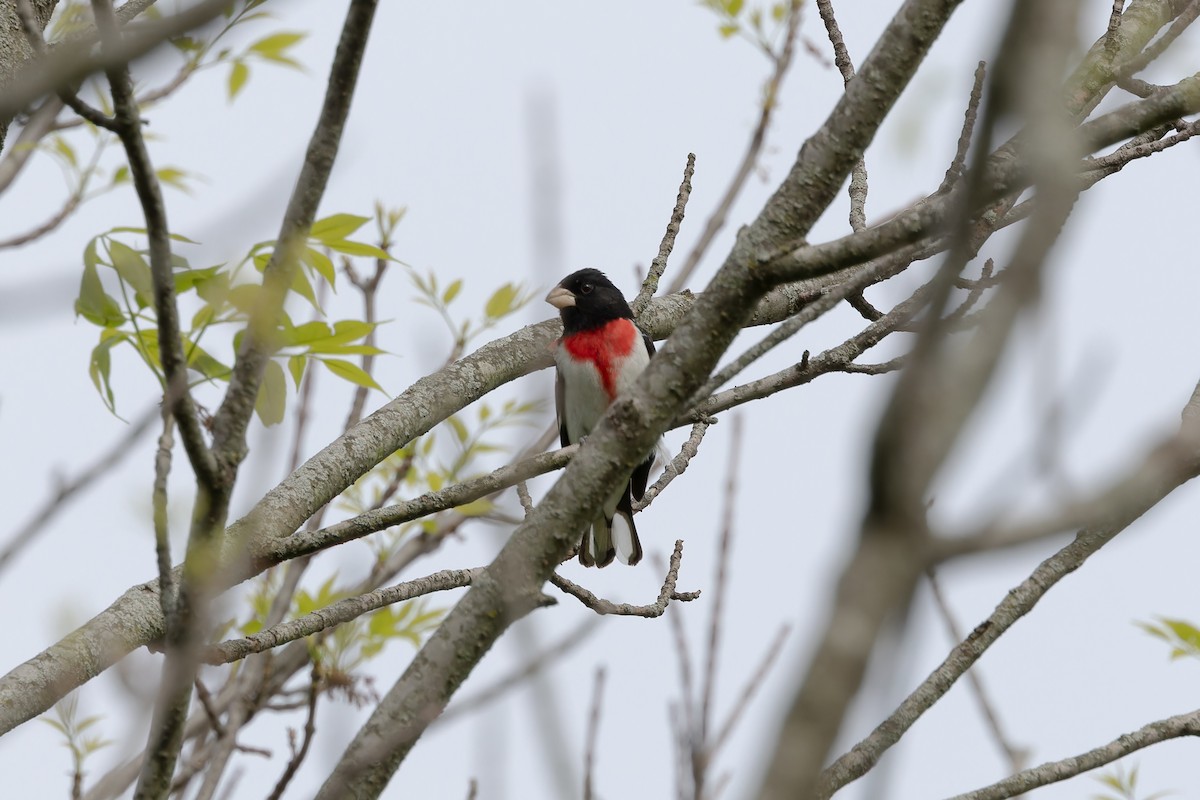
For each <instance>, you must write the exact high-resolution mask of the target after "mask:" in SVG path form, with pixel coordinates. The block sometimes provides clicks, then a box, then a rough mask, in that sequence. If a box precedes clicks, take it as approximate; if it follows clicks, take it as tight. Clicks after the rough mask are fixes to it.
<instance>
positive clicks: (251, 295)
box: [228, 283, 262, 314]
mask: <svg viewBox="0 0 1200 800" xmlns="http://www.w3.org/2000/svg"><path fill="white" fill-rule="evenodd" d="M261 292H262V287H261V286H259V285H258V284H257V283H243V284H240V285H238V286H234V287H233V288H232V289H230V290H229V297H228V299H229V302H230V303H231V304H232V305H233V307H234V308H236V309H237V310H238V311H240V312H242V313H243V314H250V313H252V312H253V311H254V308H255V307H256V306H257V305H258V299H259V297H260V295H261Z"/></svg>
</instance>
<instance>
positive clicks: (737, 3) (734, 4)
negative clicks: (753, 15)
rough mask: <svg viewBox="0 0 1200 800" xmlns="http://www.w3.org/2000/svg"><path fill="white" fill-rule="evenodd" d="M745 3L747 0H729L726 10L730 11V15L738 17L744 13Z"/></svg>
mask: <svg viewBox="0 0 1200 800" xmlns="http://www.w3.org/2000/svg"><path fill="white" fill-rule="evenodd" d="M743 5H745V0H728V1H727V2H726V3H725V10H726V11H727V12H728V13H729V16H731V17H736V16H737V15H738V14H740V13H742V6H743Z"/></svg>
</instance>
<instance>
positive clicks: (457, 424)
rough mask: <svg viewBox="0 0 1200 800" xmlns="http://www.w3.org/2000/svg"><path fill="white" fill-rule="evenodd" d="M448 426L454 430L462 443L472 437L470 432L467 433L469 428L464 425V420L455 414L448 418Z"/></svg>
mask: <svg viewBox="0 0 1200 800" xmlns="http://www.w3.org/2000/svg"><path fill="white" fill-rule="evenodd" d="M446 424H448V425H449V426H450V427H451V428H453V429H454V435H455V437H457V439H458V441H460V442H466V441H467V439H468V438H469V437H470V435H471V434H470V432H469V431H467V426H466V425H463V423H462V420H460V419H459V418H458V417H456V416H454V415H453V414H451V415H450V416H449V417H446Z"/></svg>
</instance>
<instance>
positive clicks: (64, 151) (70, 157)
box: [54, 136, 79, 167]
mask: <svg viewBox="0 0 1200 800" xmlns="http://www.w3.org/2000/svg"><path fill="white" fill-rule="evenodd" d="M54 151H55V152H56V153H58V154H59V155H60V156H62V158H63V160H64V161H66V162H67V163H68V164H70V165H71V166H72V167H75V166H78V165H79V164H78V162H77V161H76V160H75V151H74V150H73V149H72V148H71V145H70V144H68V143H67V140H66V139H64V138H63V137H61V136H55V137H54Z"/></svg>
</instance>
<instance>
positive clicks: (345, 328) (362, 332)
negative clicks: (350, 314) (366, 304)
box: [331, 319, 379, 342]
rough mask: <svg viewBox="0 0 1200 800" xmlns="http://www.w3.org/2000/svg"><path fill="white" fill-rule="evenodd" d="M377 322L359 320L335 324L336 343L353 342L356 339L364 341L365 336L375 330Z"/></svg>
mask: <svg viewBox="0 0 1200 800" xmlns="http://www.w3.org/2000/svg"><path fill="white" fill-rule="evenodd" d="M378 324H379V323H377V322H363V321H362V320H357V319H342V320H338V321H337V322H335V323H333V336H332V337H331V339H332V341H334V342H353V341H354V340H356V339H362V338H363V337H364V336H366V335H367V334H369V333H370V332H371V331H373V330H375V326H376V325H378Z"/></svg>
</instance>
